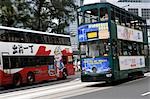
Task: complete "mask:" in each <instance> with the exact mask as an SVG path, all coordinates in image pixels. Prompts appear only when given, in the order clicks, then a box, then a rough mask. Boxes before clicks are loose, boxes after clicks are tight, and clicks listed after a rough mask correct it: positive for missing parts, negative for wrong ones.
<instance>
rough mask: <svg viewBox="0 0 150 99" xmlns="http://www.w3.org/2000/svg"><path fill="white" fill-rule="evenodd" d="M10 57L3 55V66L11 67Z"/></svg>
mask: <svg viewBox="0 0 150 99" xmlns="http://www.w3.org/2000/svg"><path fill="white" fill-rule="evenodd" d="M9 65H10V63H9V57H3V66H4V69H10V66H9Z"/></svg>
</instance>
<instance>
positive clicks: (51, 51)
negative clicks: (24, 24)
mask: <svg viewBox="0 0 150 99" xmlns="http://www.w3.org/2000/svg"><path fill="white" fill-rule="evenodd" d="M70 44H71V43H70V36H69V35H62V34H55V33H48V32H40V31H32V30H26V29H19V28H12V27H5V26H0V86H6V85H10V84H13V85H14V86H20V85H21V84H23V83H27V84H33V83H35V82H41V81H44V80H56V79H59V78H61V79H66V78H67V76H68V75H74V74H75V71H74V67H73V59H72V56H73V54H72V49H71V45H70Z"/></svg>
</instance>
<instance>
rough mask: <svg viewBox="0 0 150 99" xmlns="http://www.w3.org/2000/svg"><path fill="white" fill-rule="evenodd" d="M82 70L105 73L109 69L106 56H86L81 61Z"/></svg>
mask: <svg viewBox="0 0 150 99" xmlns="http://www.w3.org/2000/svg"><path fill="white" fill-rule="evenodd" d="M81 66H82V71H84V72H85V73H92V74H95V73H105V72H107V71H109V70H110V63H109V59H108V58H104V57H103V58H86V59H82V61H81Z"/></svg>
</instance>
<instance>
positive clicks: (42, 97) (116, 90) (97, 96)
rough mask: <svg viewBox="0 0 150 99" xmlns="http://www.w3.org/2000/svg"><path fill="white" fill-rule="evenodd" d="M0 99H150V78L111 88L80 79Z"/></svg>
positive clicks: (5, 94) (0, 96)
mask: <svg viewBox="0 0 150 99" xmlns="http://www.w3.org/2000/svg"><path fill="white" fill-rule="evenodd" d="M0 99H150V77H145V78H141V79H137V80H133V81H130V82H124V83H121V84H118V85H115V86H110V85H107V84H105V83H104V82H92V83H90V82H84V83H83V82H81V81H80V78H78V77H77V78H76V79H73V80H70V81H68V82H65V83H59V84H56V85H55V84H54V85H50V86H40V87H36V88H31V89H24V90H19V91H14V92H9V93H3V94H0Z"/></svg>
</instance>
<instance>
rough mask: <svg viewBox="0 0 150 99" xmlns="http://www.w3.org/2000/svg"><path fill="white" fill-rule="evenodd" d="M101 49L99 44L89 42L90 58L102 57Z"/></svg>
mask: <svg viewBox="0 0 150 99" xmlns="http://www.w3.org/2000/svg"><path fill="white" fill-rule="evenodd" d="M100 50H102V49H100V47H99V44H98V42H89V56H90V57H97V56H100Z"/></svg>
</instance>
